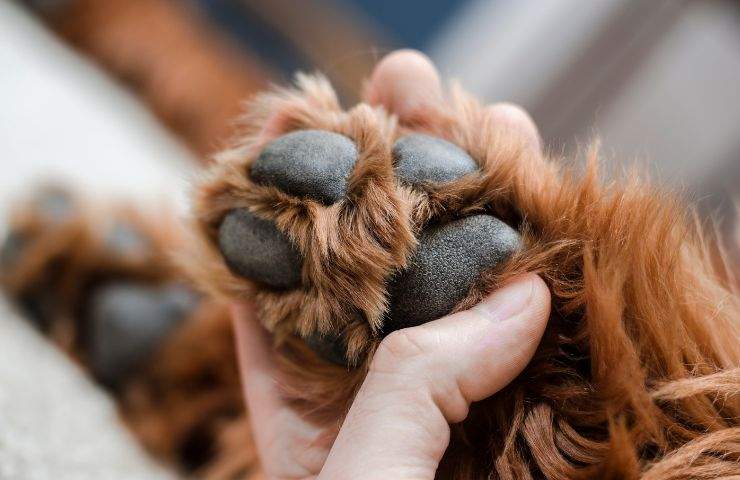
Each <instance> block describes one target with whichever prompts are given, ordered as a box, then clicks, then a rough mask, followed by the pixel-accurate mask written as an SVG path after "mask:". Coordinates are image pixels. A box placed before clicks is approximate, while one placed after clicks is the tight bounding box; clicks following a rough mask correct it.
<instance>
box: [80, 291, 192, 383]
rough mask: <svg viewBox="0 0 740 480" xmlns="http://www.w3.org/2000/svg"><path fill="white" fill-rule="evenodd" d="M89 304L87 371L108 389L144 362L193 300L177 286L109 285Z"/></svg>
mask: <svg viewBox="0 0 740 480" xmlns="http://www.w3.org/2000/svg"><path fill="white" fill-rule="evenodd" d="M90 301H91V304H90V330H91V331H90V334H89V338H90V340H89V341H90V347H89V349H90V361H91V365H92V368H93V371H94V372H95V376H96V377H97V378H98V379H99V380H100V381H102V382H104V383H105V384H107V385H110V386H113V385H115V384H117V383H118V382H119V381H120V380H121V379H123V377H125V376H126V375H127V374H128V373H129V372H131V370H132V369H134V368H136V367H137V366H138V365H139V364H140V363H141V362H142V361H144V360H146V358H147V357H148V356H149V355H150V354H151V353H152V352H153V351H154V349H155V348H156V347H157V345H158V344H159V343H160V342H161V341H162V339H164V338H165V337H166V335H167V334H168V333H169V332H170V331H171V330H172V329H173V328H174V327H175V326H176V325H177V324H178V323H179V322H180V321H181V320H182V319H184V318H185V316H186V315H187V314H188V312H190V311H191V310H192V309H193V308H194V307H195V305H196V303H197V301H198V299H197V296H196V295H195V294H193V292H191V291H190V290H188V289H186V288H185V287H183V286H181V285H170V286H166V287H159V288H157V287H150V286H144V285H137V284H133V283H114V284H109V285H107V286H104V287H101V289H100V290H99V291H98V292H97V293H96V294H95V295H94V296H93V298H92V299H91V300H90Z"/></svg>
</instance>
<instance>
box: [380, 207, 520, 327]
mask: <svg viewBox="0 0 740 480" xmlns="http://www.w3.org/2000/svg"><path fill="white" fill-rule="evenodd" d="M520 243H521V239H520V237H519V234H518V233H517V232H516V231H515V230H514V229H512V228H511V227H509V226H508V225H507V224H505V223H504V222H502V221H501V220H499V219H497V218H496V217H493V216H491V215H474V216H471V217H467V218H462V219H459V220H455V221H453V222H450V223H447V224H445V225H439V226H434V227H430V228H428V229H427V230H425V231H424V232H422V234H421V236H420V238H419V246H418V248H417V251H416V252H415V254H414V255H413V257H412V258H411V261H410V267H409V268H408V269H407V270H406V271H404V272H401V273H400V274H399V275H398V276H397V277H395V278H394V279H393V281H392V283H391V286H390V288H389V291H390V311H389V313H388V317H387V319H386V322H385V325H384V331H385V333H389V332H391V331H393V330H398V329H400V328H406V327H412V326H415V325H421V324H423V323H426V322H429V321H431V320H435V319H437V318H439V317H442V316H444V315H446V314H448V313H449V312H450V311H452V309H453V308H454V307H455V305H457V304H458V303H459V302H460V301H461V300H462V299H463V298H465V296H466V295H467V294H468V292H469V291H470V288H471V287H472V286H473V284H474V283H475V281H476V280H477V279H478V278H479V277H480V275H481V274H482V273H483V272H484V271H485V270H488V269H490V268H492V267H494V266H496V265H498V264H499V263H501V262H503V261H504V260H506V259H507V258H509V257H510V256H511V254H512V253H514V251H516V250H517V249H518V248H519V245H520Z"/></svg>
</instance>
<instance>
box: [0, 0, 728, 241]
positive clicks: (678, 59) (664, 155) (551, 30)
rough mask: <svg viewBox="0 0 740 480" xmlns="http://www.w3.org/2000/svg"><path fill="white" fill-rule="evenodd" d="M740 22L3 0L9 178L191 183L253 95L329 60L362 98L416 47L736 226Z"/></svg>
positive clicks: (532, 1) (666, 9)
mask: <svg viewBox="0 0 740 480" xmlns="http://www.w3.org/2000/svg"><path fill="white" fill-rule="evenodd" d="M739 27H740V3H738V2H736V1H730V0H724V1H723V0H707V1H683V0H666V1H659V0H642V1H640V0H637V1H628V0H595V1H589V2H582V1H579V0H519V1H513V0H466V1H459V0H425V1H421V0H417V1H405V2H395V1H390V0H318V1H312V2H302V1H295V0H25V1H15V2H13V1H10V2H7V1H6V2H4V3H3V4H2V5H0V32H2V33H0V66H2V74H1V75H0V104H2V105H3V108H2V109H1V110H0V140H1V141H2V144H3V145H4V147H5V148H4V152H3V153H2V158H3V163H4V167H5V172H4V175H3V180H2V184H0V191H2V193H3V194H4V193H6V192H7V191H9V190H12V189H13V188H14V187H16V186H20V185H23V183H24V182H23V179H25V178H29V177H30V178H32V177H34V176H38V175H39V174H41V175H46V176H52V175H64V176H66V177H74V178H75V179H76V181H80V180H83V183H91V184H92V185H91V187H90V188H96V189H98V190H103V191H106V192H110V191H116V190H122V191H124V192H126V194H127V195H129V194H131V193H136V194H137V195H145V194H146V193H147V192H148V191H153V192H159V191H162V190H163V189H164V191H165V192H168V193H167V195H169V194H170V193H169V192H171V191H174V192H175V194H176V192H177V191H178V190H179V189H180V184H181V183H182V182H181V181H182V180H183V178H186V177H187V173H186V172H188V169H189V168H190V165H192V164H193V163H194V162H195V161H197V160H196V159H200V160H204V159H207V158H208V154H210V153H212V152H214V151H216V150H218V149H219V148H220V147H222V146H223V145H224V143H225V142H226V141H227V140H228V138H229V134H230V132H231V131H232V126H233V121H234V118H235V116H236V115H237V114H238V112H239V109H240V103H241V102H242V101H243V100H245V99H248V98H249V97H250V95H252V94H253V93H254V92H256V91H258V90H260V89H262V88H264V87H265V86H267V85H268V84H270V83H279V84H280V83H285V82H288V81H289V80H290V78H291V77H292V75H293V73H294V72H295V71H296V70H308V71H313V70H319V71H322V72H324V73H326V74H327V75H328V76H329V77H330V79H331V80H332V82H333V83H334V85H335V86H336V87H337V89H338V90H339V92H340V94H341V96H342V99H343V100H344V101H345V103H346V104H351V103H353V102H355V101H356V100H357V97H358V89H359V86H360V85H361V81H362V79H364V78H366V77H367V75H368V73H369V72H370V70H371V68H372V66H373V65H374V64H375V63H376V61H377V60H378V59H379V58H380V57H381V56H382V55H383V54H384V53H387V52H388V51H389V50H391V49H394V48H401V47H411V48H417V49H420V50H422V51H424V52H425V53H427V54H428V55H429V56H430V57H431V58H432V59H433V60H434V61H435V62H436V63H437V65H438V66H439V68H440V70H441V72H442V74H443V76H445V77H446V78H456V79H458V80H460V81H461V83H462V84H463V86H465V87H466V88H467V89H469V90H471V91H472V92H474V93H475V94H476V95H478V96H480V97H481V98H483V99H484V100H486V101H490V102H494V101H502V100H506V101H512V102H516V103H519V104H521V105H522V106H524V107H525V108H526V109H528V110H529V111H530V112H531V114H532V116H533V117H534V119H535V121H536V122H537V124H538V125H539V127H540V130H541V133H542V136H543V139H544V143H545V145H547V147H548V149H550V150H551V151H553V152H556V153H566V154H567V153H570V152H574V151H577V150H578V148H579V147H582V146H583V145H584V144H586V143H588V142H589V141H590V140H591V139H592V138H593V137H594V136H598V137H600V138H601V139H602V141H603V145H604V153H605V155H606V156H607V158H608V159H609V161H610V162H611V163H613V164H614V165H615V166H620V165H622V164H628V163H629V164H631V163H634V162H638V163H640V164H643V165H646V166H647V167H648V168H649V169H650V170H651V172H652V173H653V174H654V177H655V178H656V179H658V181H660V182H662V183H666V184H669V185H675V186H677V187H679V188H680V189H681V190H682V191H684V192H685V193H686V194H687V195H689V196H690V198H692V199H693V200H696V201H697V202H698V203H699V204H700V206H701V207H702V209H703V212H705V213H708V214H711V215H714V216H715V217H717V218H718V219H719V221H720V223H721V224H722V225H723V228H724V230H725V231H726V232H730V231H732V229H733V228H734V227H733V222H734V213H733V201H734V198H736V197H737V196H738V195H740V93H739V91H738V86H739V85H740V28H739ZM9 169H10V170H9ZM14 169H15V170H14ZM16 170H17V173H16V172H15V171H16ZM173 175H174V176H173ZM77 177H82V178H77ZM120 185H125V186H124V187H122V188H121V187H119V186H120ZM165 186H166V187H167V188H164V187H165ZM132 188H133V189H134V190H131V189H132Z"/></svg>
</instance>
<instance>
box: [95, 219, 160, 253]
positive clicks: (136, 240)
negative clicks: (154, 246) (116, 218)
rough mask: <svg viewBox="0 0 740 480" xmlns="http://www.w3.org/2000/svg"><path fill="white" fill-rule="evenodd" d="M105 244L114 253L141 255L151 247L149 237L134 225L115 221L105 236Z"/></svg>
mask: <svg viewBox="0 0 740 480" xmlns="http://www.w3.org/2000/svg"><path fill="white" fill-rule="evenodd" d="M105 245H106V247H108V248H109V249H110V250H112V251H113V252H114V253H115V254H116V255H121V256H124V255H141V254H143V253H145V252H146V251H147V250H149V249H150V248H151V243H150V242H149V239H148V238H146V237H144V235H143V233H142V232H140V231H139V230H138V229H137V228H136V227H135V226H134V225H131V224H129V223H126V222H116V223H115V224H114V225H113V227H112V228H111V229H109V230H108V232H107V233H106V236H105Z"/></svg>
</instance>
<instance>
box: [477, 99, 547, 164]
mask: <svg viewBox="0 0 740 480" xmlns="http://www.w3.org/2000/svg"><path fill="white" fill-rule="evenodd" d="M485 113H486V115H487V117H488V118H489V121H490V125H491V127H492V128H495V129H501V130H504V131H505V135H507V136H516V137H518V138H519V139H520V140H521V141H522V143H523V144H524V145H526V146H528V147H531V148H532V149H534V150H535V151H537V152H539V151H540V150H541V148H542V146H541V145H542V143H541V140H540V134H539V131H538V130H537V126H536V125H535V123H534V120H532V117H530V116H529V114H528V113H527V112H526V111H525V110H524V109H523V108H521V107H520V106H518V105H514V104H512V103H505V102H502V103H495V104H493V105H489V106H487V107H486V111H485Z"/></svg>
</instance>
